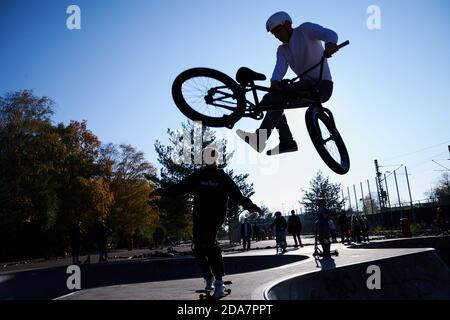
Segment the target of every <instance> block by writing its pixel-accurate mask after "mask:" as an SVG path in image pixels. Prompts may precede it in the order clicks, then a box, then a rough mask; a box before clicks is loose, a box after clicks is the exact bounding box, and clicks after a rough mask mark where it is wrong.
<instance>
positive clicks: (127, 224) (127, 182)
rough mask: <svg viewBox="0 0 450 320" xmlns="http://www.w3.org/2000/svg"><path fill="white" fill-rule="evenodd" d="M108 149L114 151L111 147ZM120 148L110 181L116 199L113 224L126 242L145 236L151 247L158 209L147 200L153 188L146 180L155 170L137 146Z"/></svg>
mask: <svg viewBox="0 0 450 320" xmlns="http://www.w3.org/2000/svg"><path fill="white" fill-rule="evenodd" d="M109 148H110V151H111V146H109ZM119 148H120V151H119V152H118V156H117V159H116V165H115V168H114V173H113V179H112V181H111V189H112V190H113V192H114V197H115V201H114V204H113V209H112V216H111V224H112V226H113V228H114V229H115V230H117V231H118V233H119V236H120V235H122V241H123V242H125V241H127V242H128V241H130V239H132V238H133V237H134V236H135V235H137V234H139V235H141V236H142V234H146V237H145V238H146V241H147V244H148V241H149V240H150V237H151V233H152V232H153V231H154V230H155V228H156V226H157V223H158V221H159V216H158V211H157V209H156V208H155V206H153V205H152V203H151V202H150V201H149V200H148V195H149V193H150V192H151V191H152V187H151V186H150V185H149V183H148V181H147V180H146V179H145V177H146V176H147V175H154V174H155V168H154V167H153V165H151V164H150V163H149V162H147V161H146V160H145V158H144V154H143V153H142V152H141V151H137V150H136V149H135V148H134V147H132V146H130V145H128V144H122V145H120V147H119ZM114 153H115V152H110V154H114Z"/></svg>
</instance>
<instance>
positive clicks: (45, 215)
mask: <svg viewBox="0 0 450 320" xmlns="http://www.w3.org/2000/svg"><path fill="white" fill-rule="evenodd" d="M53 107H54V103H53V101H52V100H50V99H49V98H47V97H36V96H35V95H33V93H32V92H31V91H27V90H24V91H17V92H13V93H8V94H6V95H4V96H2V97H0V243H1V250H0V259H3V260H4V259H18V258H25V257H42V256H50V255H57V254H58V255H59V254H62V253H64V252H66V251H70V238H69V236H70V230H71V227H72V226H73V225H74V224H75V223H80V224H81V225H82V227H83V229H84V230H89V229H90V228H91V227H92V226H93V225H94V223H95V222H96V221H97V220H98V219H103V220H105V221H107V222H108V223H109V224H110V225H111V226H112V227H113V229H114V230H113V233H114V234H115V235H116V237H117V238H126V237H129V236H132V235H134V234H135V233H136V231H137V230H143V229H146V230H147V231H148V230H150V232H151V230H152V228H154V225H155V224H156V221H157V219H158V215H157V212H156V210H155V209H154V208H153V207H152V206H151V205H150V204H149V202H148V194H149V191H150V190H151V187H150V186H149V184H148V182H147V181H146V180H145V179H144V178H143V174H144V173H149V172H152V171H154V169H153V167H152V166H151V164H149V163H148V162H146V161H145V160H144V159H143V154H142V152H139V151H137V150H135V149H134V148H133V147H131V146H128V145H123V146H120V148H119V149H120V150H118V148H117V147H116V146H115V145H113V144H106V145H103V144H102V143H101V141H100V140H99V139H98V137H97V136H96V135H95V134H94V133H93V132H92V131H91V130H89V129H88V126H87V122H86V121H82V122H78V121H71V122H70V123H69V124H68V125H64V124H63V123H60V124H57V125H54V124H53V123H52V121H51V117H52V115H53ZM148 238H150V235H149V236H148Z"/></svg>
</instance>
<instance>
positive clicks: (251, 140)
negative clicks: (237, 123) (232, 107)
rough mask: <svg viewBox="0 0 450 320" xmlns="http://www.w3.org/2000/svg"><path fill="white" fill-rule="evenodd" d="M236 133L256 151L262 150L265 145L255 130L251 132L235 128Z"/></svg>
mask: <svg viewBox="0 0 450 320" xmlns="http://www.w3.org/2000/svg"><path fill="white" fill-rule="evenodd" d="M236 134H237V135H238V137H239V138H241V139H242V140H244V141H245V142H246V143H248V144H249V145H250V146H251V147H252V148H253V149H255V150H256V151H257V152H262V151H263V150H264V148H265V147H266V142H265V141H262V140H261V139H260V137H259V135H258V133H257V132H255V133H251V132H246V131H243V130H241V129H238V130H236Z"/></svg>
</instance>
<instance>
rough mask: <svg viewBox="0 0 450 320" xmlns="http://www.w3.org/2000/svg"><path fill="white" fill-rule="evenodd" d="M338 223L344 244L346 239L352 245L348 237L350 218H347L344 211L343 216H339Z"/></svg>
mask: <svg viewBox="0 0 450 320" xmlns="http://www.w3.org/2000/svg"><path fill="white" fill-rule="evenodd" d="M338 223H339V229H340V232H341V242H342V243H344V242H345V239H347V242H348V243H350V239H349V236H348V229H349V224H348V218H347V215H346V213H345V211H342V212H341V214H340V215H339V218H338Z"/></svg>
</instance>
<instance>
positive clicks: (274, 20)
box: [266, 11, 292, 32]
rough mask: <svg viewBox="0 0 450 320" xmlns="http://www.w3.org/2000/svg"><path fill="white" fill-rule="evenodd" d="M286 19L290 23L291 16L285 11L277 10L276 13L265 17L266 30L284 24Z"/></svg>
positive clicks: (268, 30)
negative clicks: (267, 17)
mask: <svg viewBox="0 0 450 320" xmlns="http://www.w3.org/2000/svg"><path fill="white" fill-rule="evenodd" d="M286 21H288V22H289V23H292V19H291V17H290V16H289V15H288V14H287V13H286V12H284V11H279V12H277V13H274V14H273V15H271V16H270V18H269V19H267V22H266V29H267V32H270V31H272V30H273V29H275V28H276V27H278V26H280V25H282V24H284V23H285V22H286Z"/></svg>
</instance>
